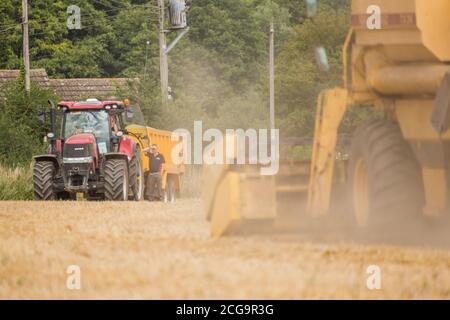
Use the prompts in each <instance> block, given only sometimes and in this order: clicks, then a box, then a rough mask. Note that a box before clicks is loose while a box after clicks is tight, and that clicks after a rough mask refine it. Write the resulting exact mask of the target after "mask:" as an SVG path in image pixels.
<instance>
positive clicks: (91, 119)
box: [58, 99, 125, 155]
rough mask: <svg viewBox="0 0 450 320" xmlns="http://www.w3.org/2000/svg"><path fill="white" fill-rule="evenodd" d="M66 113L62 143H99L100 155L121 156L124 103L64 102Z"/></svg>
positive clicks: (62, 103)
mask: <svg viewBox="0 0 450 320" xmlns="http://www.w3.org/2000/svg"><path fill="white" fill-rule="evenodd" d="M58 109H59V110H60V111H62V130H61V135H60V137H61V141H62V142H64V144H66V143H69V144H70V143H71V142H72V141H73V140H76V141H77V142H79V141H80V138H81V140H87V141H90V140H91V139H92V137H93V138H94V139H95V142H96V148H97V149H98V154H99V155H103V154H107V153H109V152H117V151H118V149H117V147H118V143H119V141H120V139H118V138H120V137H121V136H122V135H123V131H122V128H123V120H122V114H123V112H124V110H125V105H124V103H123V102H119V101H108V102H101V101H98V100H97V99H88V100H86V101H80V102H60V103H59V104H58Z"/></svg>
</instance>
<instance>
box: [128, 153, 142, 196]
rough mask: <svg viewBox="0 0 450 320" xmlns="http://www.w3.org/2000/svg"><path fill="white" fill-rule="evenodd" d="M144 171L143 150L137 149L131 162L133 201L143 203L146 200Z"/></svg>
mask: <svg viewBox="0 0 450 320" xmlns="http://www.w3.org/2000/svg"><path fill="white" fill-rule="evenodd" d="M144 182H145V178H144V170H143V169H142V161H141V149H140V148H139V146H138V147H136V150H135V151H134V154H133V159H132V160H131V162H130V185H131V191H132V192H133V199H134V200H136V201H141V200H143V199H144Z"/></svg>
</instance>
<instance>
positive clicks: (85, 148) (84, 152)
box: [63, 144, 94, 158]
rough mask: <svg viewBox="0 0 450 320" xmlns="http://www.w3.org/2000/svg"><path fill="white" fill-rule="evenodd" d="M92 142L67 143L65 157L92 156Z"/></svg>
mask: <svg viewBox="0 0 450 320" xmlns="http://www.w3.org/2000/svg"><path fill="white" fill-rule="evenodd" d="M91 149H92V145H91V144H66V145H64V155H63V156H64V158H86V157H89V156H92V155H93V154H94V153H93V152H92V151H93V150H91Z"/></svg>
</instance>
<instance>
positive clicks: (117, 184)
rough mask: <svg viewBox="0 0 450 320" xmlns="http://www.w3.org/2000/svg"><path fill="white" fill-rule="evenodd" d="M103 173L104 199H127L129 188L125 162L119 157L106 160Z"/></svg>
mask: <svg viewBox="0 0 450 320" xmlns="http://www.w3.org/2000/svg"><path fill="white" fill-rule="evenodd" d="M104 174H105V200H107V201H127V200H128V191H129V189H130V186H129V177H128V165H127V162H126V161H125V160H121V159H110V160H106V162H105V169H104Z"/></svg>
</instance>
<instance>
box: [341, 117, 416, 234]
mask: <svg viewBox="0 0 450 320" xmlns="http://www.w3.org/2000/svg"><path fill="white" fill-rule="evenodd" d="M348 182H349V192H348V195H350V203H352V204H353V208H352V209H353V210H352V211H353V213H354V216H355V220H356V223H357V224H358V226H359V227H361V228H367V229H372V230H383V229H384V228H386V227H392V228H395V227H398V226H401V225H404V224H405V223H407V222H408V221H411V220H412V219H415V218H418V217H420V216H421V211H422V208H423V206H424V191H423V181H422V173H421V168H420V165H419V164H418V162H417V160H416V158H415V156H414V153H413V151H412V149H411V146H410V145H409V144H408V142H407V141H405V140H404V139H403V136H402V133H401V131H400V128H399V127H398V125H397V124H396V123H394V122H390V121H384V120H373V121H371V122H369V123H366V124H364V125H362V126H361V127H360V128H359V129H358V130H356V132H355V134H354V140H353V144H352V150H351V156H350V163H349V179H348Z"/></svg>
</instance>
